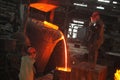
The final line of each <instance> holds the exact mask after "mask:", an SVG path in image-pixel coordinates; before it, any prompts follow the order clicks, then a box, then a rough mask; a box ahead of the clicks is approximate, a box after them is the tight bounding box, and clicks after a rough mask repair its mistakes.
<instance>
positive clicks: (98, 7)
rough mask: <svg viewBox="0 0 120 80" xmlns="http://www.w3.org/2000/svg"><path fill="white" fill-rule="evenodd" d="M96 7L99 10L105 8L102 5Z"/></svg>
mask: <svg viewBox="0 0 120 80" xmlns="http://www.w3.org/2000/svg"><path fill="white" fill-rule="evenodd" d="M96 8H97V9H101V10H104V9H105V8H104V7H102V6H97V7H96Z"/></svg>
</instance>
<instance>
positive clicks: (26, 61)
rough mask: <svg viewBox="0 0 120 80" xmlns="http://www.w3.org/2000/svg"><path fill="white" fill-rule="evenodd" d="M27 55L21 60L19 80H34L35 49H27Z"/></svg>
mask: <svg viewBox="0 0 120 80" xmlns="http://www.w3.org/2000/svg"><path fill="white" fill-rule="evenodd" d="M27 53H28V54H27V55H26V56H23V57H22V58H21V66H20V73H19V80H34V74H35V68H34V63H35V57H36V49H35V48H33V47H29V48H28V49H27Z"/></svg>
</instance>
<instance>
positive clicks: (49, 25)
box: [43, 21, 59, 30]
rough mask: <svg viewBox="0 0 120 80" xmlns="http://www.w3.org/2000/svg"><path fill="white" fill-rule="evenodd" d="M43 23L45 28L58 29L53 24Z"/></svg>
mask: <svg viewBox="0 0 120 80" xmlns="http://www.w3.org/2000/svg"><path fill="white" fill-rule="evenodd" d="M43 23H44V26H45V27H48V28H52V29H55V30H58V29H59V27H58V26H57V25H54V24H52V23H50V22H47V21H44V22H43Z"/></svg>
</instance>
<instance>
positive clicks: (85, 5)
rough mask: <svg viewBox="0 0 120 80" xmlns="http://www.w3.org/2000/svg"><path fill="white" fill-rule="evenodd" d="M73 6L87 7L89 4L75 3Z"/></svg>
mask: <svg viewBox="0 0 120 80" xmlns="http://www.w3.org/2000/svg"><path fill="white" fill-rule="evenodd" d="M73 5H75V6H81V7H87V4H84V3H82V4H81V3H73Z"/></svg>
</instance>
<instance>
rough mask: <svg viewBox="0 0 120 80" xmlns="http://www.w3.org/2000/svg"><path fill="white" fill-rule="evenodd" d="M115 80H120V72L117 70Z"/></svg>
mask: <svg viewBox="0 0 120 80" xmlns="http://www.w3.org/2000/svg"><path fill="white" fill-rule="evenodd" d="M114 80H120V70H116V73H115V74H114Z"/></svg>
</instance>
